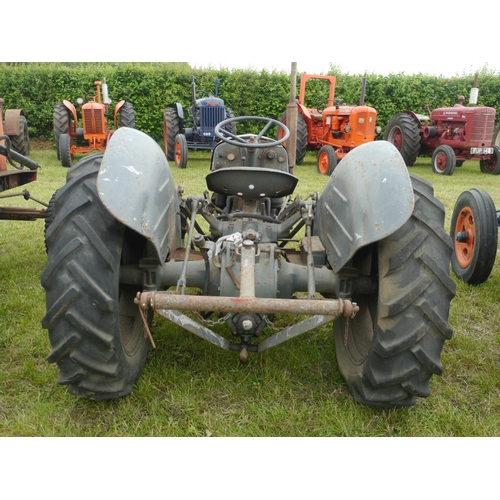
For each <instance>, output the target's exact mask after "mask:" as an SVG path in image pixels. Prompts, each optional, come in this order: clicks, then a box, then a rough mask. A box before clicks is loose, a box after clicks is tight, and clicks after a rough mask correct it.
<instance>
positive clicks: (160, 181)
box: [97, 127, 181, 263]
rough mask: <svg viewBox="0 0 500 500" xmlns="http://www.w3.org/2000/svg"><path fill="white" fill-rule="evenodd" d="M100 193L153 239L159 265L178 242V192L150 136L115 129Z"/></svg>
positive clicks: (133, 226)
mask: <svg viewBox="0 0 500 500" xmlns="http://www.w3.org/2000/svg"><path fill="white" fill-rule="evenodd" d="M97 191H98V193H99V197H100V198H101V201H102V202H103V204H104V206H105V207H106V208H107V209H108V210H109V212H110V213H111V215H113V217H115V218H116V219H117V220H119V221H120V222H122V223H123V224H125V225H126V226H127V227H129V228H131V229H133V230H134V231H136V232H138V233H139V234H141V235H143V236H144V237H145V238H147V239H148V240H149V241H151V242H152V243H153V245H154V248H155V250H156V252H157V255H158V259H159V260H160V262H161V263H164V262H165V260H166V258H167V256H168V253H169V251H170V249H172V248H177V247H178V246H180V242H181V236H180V220H179V218H178V215H177V213H178V206H179V195H178V191H177V189H176V187H175V185H174V179H173V176H172V172H171V170H170V167H169V165H168V162H167V159H166V158H165V153H164V152H163V151H162V150H161V149H160V147H159V146H158V144H156V142H155V141H154V140H153V139H151V137H149V136H148V135H146V134H144V133H143V132H140V131H139V130H136V129H132V128H127V127H123V128H119V129H118V130H116V131H115V132H114V133H113V135H112V137H111V139H110V141H109V143H108V146H107V147H106V151H105V152H104V156H103V159H102V163H101V167H100V169H99V174H98V176H97Z"/></svg>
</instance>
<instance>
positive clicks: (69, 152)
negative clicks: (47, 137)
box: [54, 78, 135, 167]
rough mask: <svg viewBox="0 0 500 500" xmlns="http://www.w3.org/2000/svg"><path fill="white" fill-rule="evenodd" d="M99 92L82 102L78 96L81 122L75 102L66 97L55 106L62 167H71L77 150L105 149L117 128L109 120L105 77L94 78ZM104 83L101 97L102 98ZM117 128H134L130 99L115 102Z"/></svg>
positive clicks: (80, 151)
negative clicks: (111, 126) (96, 79)
mask: <svg viewBox="0 0 500 500" xmlns="http://www.w3.org/2000/svg"><path fill="white" fill-rule="evenodd" d="M94 85H95V86H96V95H95V96H93V97H91V98H90V100H89V101H88V102H86V103H85V104H84V103H83V99H82V98H81V97H79V98H78V99H77V103H78V105H79V106H80V109H81V125H80V126H79V121H78V115H77V112H76V108H75V106H74V105H73V104H72V103H71V102H70V101H67V100H63V102H60V103H57V104H56V105H55V107H54V141H55V143H56V149H57V158H58V159H59V160H61V164H62V166H63V167H71V165H72V163H73V157H74V155H75V154H76V153H81V154H86V153H89V152H91V151H94V150H98V151H104V150H105V149H106V145H107V144H108V142H109V139H110V137H111V135H112V134H113V132H114V130H111V129H110V127H109V124H108V121H107V120H106V115H107V114H108V108H109V106H110V105H111V99H109V97H108V86H107V84H106V78H103V81H102V84H101V82H100V81H96V82H94ZM101 85H102V100H101ZM114 125H115V129H117V128H119V127H130V128H135V113H134V107H133V106H132V104H131V103H129V102H126V101H123V100H122V101H120V102H118V103H117V104H116V106H115V112H114Z"/></svg>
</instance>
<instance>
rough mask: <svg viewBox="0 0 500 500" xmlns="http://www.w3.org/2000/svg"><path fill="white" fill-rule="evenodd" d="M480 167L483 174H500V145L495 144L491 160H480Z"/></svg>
mask: <svg viewBox="0 0 500 500" xmlns="http://www.w3.org/2000/svg"><path fill="white" fill-rule="evenodd" d="M479 168H480V169H481V172H483V174H491V175H498V174H500V146H496V145H495V146H493V155H492V157H491V159H490V160H479Z"/></svg>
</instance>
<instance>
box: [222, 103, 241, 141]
mask: <svg viewBox="0 0 500 500" xmlns="http://www.w3.org/2000/svg"><path fill="white" fill-rule="evenodd" d="M230 118H234V112H233V110H232V109H231V108H226V120H229V119H230ZM224 130H227V131H228V132H230V133H231V134H233V135H237V134H238V132H237V128H236V122H231V123H228V124H227V127H224Z"/></svg>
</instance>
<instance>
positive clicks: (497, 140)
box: [491, 123, 500, 147]
mask: <svg viewBox="0 0 500 500" xmlns="http://www.w3.org/2000/svg"><path fill="white" fill-rule="evenodd" d="M491 145H492V146H499V147H500V123H498V124H497V126H496V127H495V130H493V138H492V140H491Z"/></svg>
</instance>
